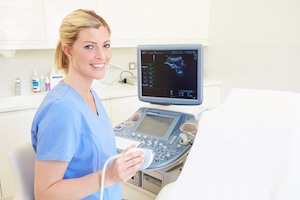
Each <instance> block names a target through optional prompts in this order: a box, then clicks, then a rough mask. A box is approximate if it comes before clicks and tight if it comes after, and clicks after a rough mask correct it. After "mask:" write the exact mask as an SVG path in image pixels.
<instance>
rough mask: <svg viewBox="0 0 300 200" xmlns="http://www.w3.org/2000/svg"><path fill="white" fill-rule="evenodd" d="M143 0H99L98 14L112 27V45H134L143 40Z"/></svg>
mask: <svg viewBox="0 0 300 200" xmlns="http://www.w3.org/2000/svg"><path fill="white" fill-rule="evenodd" d="M141 13H142V11H141V0H126V1H124V0H114V1H107V0H99V2H98V14H99V15H100V16H101V17H103V19H104V20H105V21H106V22H107V23H108V25H109V26H110V29H111V41H112V47H114V45H115V44H117V46H123V45H124V46H134V45H136V44H137V43H139V42H140V40H141V25H142V19H141Z"/></svg>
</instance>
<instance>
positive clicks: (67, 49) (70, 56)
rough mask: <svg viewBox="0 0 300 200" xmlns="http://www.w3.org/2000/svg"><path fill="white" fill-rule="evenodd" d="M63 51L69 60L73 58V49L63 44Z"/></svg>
mask: <svg viewBox="0 0 300 200" xmlns="http://www.w3.org/2000/svg"><path fill="white" fill-rule="evenodd" d="M62 49H63V51H64V53H65V54H66V56H68V58H72V54H71V49H70V47H69V46H68V45H67V44H63V45H62Z"/></svg>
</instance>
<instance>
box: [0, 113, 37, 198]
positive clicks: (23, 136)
mask: <svg viewBox="0 0 300 200" xmlns="http://www.w3.org/2000/svg"><path fill="white" fill-rule="evenodd" d="M36 110H37V109H30V110H21V111H14V112H6V113H0V127H1V131H0V135H1V139H0V185H1V189H2V195H3V197H4V198H6V197H10V196H13V195H14V193H15V186H14V178H13V175H12V171H11V168H10V164H9V161H8V157H7V153H8V152H9V151H11V150H13V149H15V148H16V147H18V146H20V145H22V144H24V143H27V142H30V141H31V124H32V120H33V117H34V115H35V113H36Z"/></svg>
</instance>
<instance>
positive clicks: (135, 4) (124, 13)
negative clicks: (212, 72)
mask: <svg viewBox="0 0 300 200" xmlns="http://www.w3.org/2000/svg"><path fill="white" fill-rule="evenodd" d="M209 2H210V0H164V1H161V0H152V1H149V0H127V1H124V0H112V1H107V0H85V1H79V0H76V1H72V0H66V1H59V0H42V1H40V0H31V1H28V0H1V1H0V50H12V49H47V48H52V49H53V48H55V47H56V44H57V41H58V38H59V34H58V30H59V27H60V25H61V21H62V20H63V18H64V17H65V16H66V15H67V14H69V13H70V12H72V11H74V10H76V9H79V8H82V9H92V10H94V11H96V12H97V13H98V14H99V15H100V16H102V17H103V18H104V19H105V20H106V21H107V22H108V24H109V25H110V27H111V30H112V34H111V40H112V47H135V46H136V45H138V44H151V43H202V44H203V45H207V44H208V28H209V27H208V22H209Z"/></svg>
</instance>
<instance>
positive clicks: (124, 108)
mask: <svg viewBox="0 0 300 200" xmlns="http://www.w3.org/2000/svg"><path fill="white" fill-rule="evenodd" d="M143 106H145V107H147V106H149V103H145V102H142V101H140V100H139V99H138V97H137V96H131V97H123V98H117V99H111V111H112V126H113V127H115V126H116V125H118V124H120V123H122V122H124V121H125V120H127V119H129V118H130V117H131V116H132V115H133V114H134V113H135V111H137V110H138V109H139V108H141V107H143Z"/></svg>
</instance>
